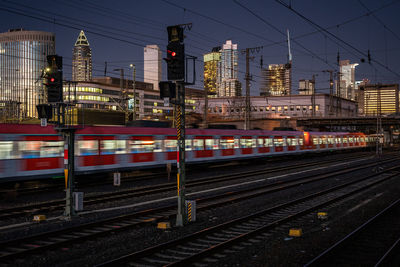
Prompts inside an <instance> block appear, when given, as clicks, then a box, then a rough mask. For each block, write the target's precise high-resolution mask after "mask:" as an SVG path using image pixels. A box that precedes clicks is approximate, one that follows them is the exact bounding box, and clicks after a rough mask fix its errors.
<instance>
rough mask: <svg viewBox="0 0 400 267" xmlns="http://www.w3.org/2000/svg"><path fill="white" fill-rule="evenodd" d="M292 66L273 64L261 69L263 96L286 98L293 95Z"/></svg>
mask: <svg viewBox="0 0 400 267" xmlns="http://www.w3.org/2000/svg"><path fill="white" fill-rule="evenodd" d="M291 77H292V76H291V64H290V63H289V64H271V65H269V66H268V68H262V69H261V79H262V80H261V88H260V95H262V96H284V95H290V94H291V85H292V79H291Z"/></svg>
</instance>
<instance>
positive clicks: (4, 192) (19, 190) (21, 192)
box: [0, 172, 165, 195]
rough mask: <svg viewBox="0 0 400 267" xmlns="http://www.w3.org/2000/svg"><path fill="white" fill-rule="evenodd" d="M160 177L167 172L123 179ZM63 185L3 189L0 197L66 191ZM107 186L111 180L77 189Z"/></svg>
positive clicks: (83, 184)
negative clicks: (13, 194) (11, 194)
mask: <svg viewBox="0 0 400 267" xmlns="http://www.w3.org/2000/svg"><path fill="white" fill-rule="evenodd" d="M160 175H165V172H158V173H152V174H146V175H129V176H125V177H123V178H122V179H123V181H124V182H125V183H126V182H134V181H141V180H145V179H156V178H159V177H160ZM61 180H62V183H56V184H43V185H34V186H30V187H22V188H17V189H3V190H0V195H7V194H9V193H17V194H18V195H29V194H38V193H47V192H53V191H56V190H60V191H62V190H64V187H65V185H64V179H61ZM27 183H28V184H31V183H32V182H27ZM107 184H112V180H111V179H105V180H103V181H98V182H93V181H92V182H90V183H85V182H79V181H78V184H77V187H79V188H85V187H88V186H100V185H107Z"/></svg>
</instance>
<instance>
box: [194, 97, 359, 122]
mask: <svg viewBox="0 0 400 267" xmlns="http://www.w3.org/2000/svg"><path fill="white" fill-rule="evenodd" d="M314 97H315V100H314V101H313V96H310V95H288V96H269V97H266V96H251V97H250V106H251V118H252V119H263V118H266V119H268V118H283V117H286V118H289V117H290V118H305V117H306V118H307V117H308V118H310V117H335V118H337V117H355V116H357V115H358V114H357V103H356V102H355V101H352V100H348V99H343V98H339V97H336V96H330V95H329V94H316V95H315V96H314ZM313 103H314V110H315V112H314V114H313ZM195 112H196V113H203V112H204V99H198V102H197V104H196V105H195ZM208 114H210V116H213V115H215V116H218V117H226V118H230V119H241V118H244V116H245V97H219V98H209V99H208Z"/></svg>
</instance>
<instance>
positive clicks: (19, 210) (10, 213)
mask: <svg viewBox="0 0 400 267" xmlns="http://www.w3.org/2000/svg"><path fill="white" fill-rule="evenodd" d="M350 159H353V160H354V157H347V158H344V159H342V160H340V161H338V160H337V159H336V160H330V161H324V163H323V164H321V163H320V162H311V163H305V164H298V165H292V166H286V167H275V168H267V169H263V170H256V171H245V172H240V173H235V174H233V175H232V174H227V175H218V176H213V177H207V178H202V179H197V180H192V181H190V180H189V181H188V182H187V183H186V187H187V188H191V187H195V186H202V185H208V184H210V183H218V182H224V181H234V180H237V179H242V178H243V177H246V176H255V175H263V174H272V173H277V172H282V171H289V170H297V169H302V168H307V167H313V166H321V165H327V164H330V163H333V162H335V163H341V162H348V161H349V160H350ZM361 159H363V158H361ZM364 159H365V160H368V159H369V157H365V158H364ZM175 190H176V183H175V182H172V183H165V184H159V185H154V186H143V187H140V188H133V189H125V190H119V191H114V192H108V193H102V194H100V195H92V196H85V199H84V206H89V205H94V204H98V203H105V202H111V201H118V200H125V199H127V198H134V197H142V196H146V195H151V194H157V193H164V192H174V191H175ZM64 207H65V200H64V199H57V200H51V201H47V202H40V203H34V204H29V205H23V206H16V207H12V208H7V209H1V210H0V221H1V220H3V221H4V220H5V219H10V218H17V217H23V216H24V217H25V216H32V215H33V214H38V213H46V212H53V211H57V210H63V209H64Z"/></svg>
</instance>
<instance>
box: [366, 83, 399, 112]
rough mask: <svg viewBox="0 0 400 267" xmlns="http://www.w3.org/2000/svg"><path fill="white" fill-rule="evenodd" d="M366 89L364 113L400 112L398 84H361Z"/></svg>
mask: <svg viewBox="0 0 400 267" xmlns="http://www.w3.org/2000/svg"><path fill="white" fill-rule="evenodd" d="M360 89H361V90H363V91H364V114H365V115H370V116H371V115H373V116H375V115H376V114H379V113H380V114H398V113H399V85H398V84H366V85H362V86H360Z"/></svg>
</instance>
